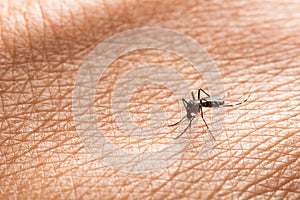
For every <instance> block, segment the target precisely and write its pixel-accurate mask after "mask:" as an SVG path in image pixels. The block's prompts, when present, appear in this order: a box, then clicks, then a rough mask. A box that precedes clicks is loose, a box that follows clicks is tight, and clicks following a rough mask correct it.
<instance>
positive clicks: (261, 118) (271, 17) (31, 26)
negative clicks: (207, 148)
mask: <svg viewBox="0 0 300 200" xmlns="http://www.w3.org/2000/svg"><path fill="white" fill-rule="evenodd" d="M299 10H300V3H299V2H297V1H294V2H287V3H284V2H281V3H278V2H277V3H274V2H265V3H264V2H261V1H257V2H255V1H251V2H248V1H232V2H231V3H225V2H223V1H214V2H213V3H210V2H206V1H205V2H202V1H199V2H197V1H179V0H178V1H171V0H166V1H142V2H139V1H130V0H129V1H84V0H82V1H64V0H63V1H54V0H52V1H47V2H44V1H21V0H20V1H13V2H12V1H2V2H1V3H0V13H1V18H0V23H1V28H0V34H1V35H0V86H1V87H0V89H1V92H0V100H1V111H0V119H1V129H0V130H1V135H0V144H1V146H0V149H1V152H0V153H1V164H0V198H1V199H2V198H5V199H8V198H26V199H27V198H28V199H41V198H45V199H49V198H56V199H74V198H84V199H147V198H148V199H151V198H153V199H175V198H184V197H186V198H187V199H249V198H253V197H256V198H259V199H297V198H299V197H300V190H299V185H300V181H299V180H300V161H299V156H300V150H299V149H300V133H299V121H300V118H299V117H300V115H299V111H300V109H299V108H298V107H299V104H300V101H299V100H300V99H299V97H300V82H299V75H300V68H299V65H300V59H299V55H300V35H299V33H300V16H299ZM140 27H162V28H169V29H173V30H176V31H179V32H180V33H183V34H185V35H188V36H190V37H192V38H193V39H195V40H196V41H197V42H198V43H199V44H200V45H201V46H202V47H203V48H204V49H205V50H206V51H207V52H208V54H209V55H210V56H211V58H212V60H213V61H214V62H215V64H216V65H217V66H218V68H219V70H220V74H221V77H222V79H223V84H224V88H225V91H226V92H227V93H228V94H227V97H228V98H229V99H230V100H229V101H231V99H232V100H233V101H235V100H236V101H238V100H240V98H241V97H246V96H247V95H248V94H251V98H250V99H249V100H248V102H247V103H245V105H243V106H239V107H233V108H228V109H227V111H226V112H227V116H226V118H225V121H224V127H223V132H222V136H220V137H218V138H217V141H216V142H215V143H214V146H213V150H212V152H211V153H210V154H208V155H206V156H199V154H197V150H198V149H199V148H201V147H199V146H200V144H198V143H197V142H198V140H200V139H198V140H197V139H196V140H195V141H196V142H192V143H191V144H192V145H191V147H190V149H189V151H191V152H192V153H191V154H189V156H187V157H186V158H185V160H180V162H178V163H175V164H174V166H170V167H169V168H167V169H164V170H163V171H161V172H160V173H153V174H149V173H145V174H126V173H119V172H118V171H117V170H114V169H113V168H110V167H107V166H104V165H102V164H101V162H100V161H99V160H98V159H96V158H95V157H94V156H93V155H92V154H91V153H90V151H89V150H88V149H87V148H86V147H85V146H84V144H83V143H82V140H81V139H80V137H79V136H78V135H77V132H76V127H75V123H74V120H73V115H72V91H73V89H74V85H75V80H76V75H77V72H78V70H79V68H80V64H81V63H82V62H83V60H84V59H85V58H86V57H87V55H88V53H89V52H90V51H91V50H92V49H93V48H94V47H95V46H96V45H97V44H98V43H99V42H101V41H103V40H104V39H106V38H108V37H110V36H112V35H114V34H117V33H119V32H123V31H126V30H130V29H133V28H140ZM128 42H130V41H128ZM139 53H140V54H141V55H145V56H146V57H147V56H148V57H147V58H149V60H152V61H153V60H155V58H157V61H155V62H157V63H161V64H166V65H171V64H172V63H174V62H176V66H184V65H185V64H186V63H185V61H184V60H183V59H181V60H178V58H176V57H174V56H172V55H167V56H166V57H160V55H161V54H160V52H155V51H151V50H145V51H142V52H139ZM137 55H139V54H138V53H137V54H134V53H133V54H130V55H126V56H124V57H122V58H120V60H119V61H118V62H116V63H114V64H113V67H112V68H111V69H112V70H111V72H108V73H111V74H118V73H120V71H121V70H120V69H121V67H122V66H125V65H126V63H139V62H140V59H139V56H137ZM186 76H188V77H189V78H190V79H191V80H192V81H194V82H197V81H198V80H199V79H200V77H198V76H193V75H192V74H189V72H187V75H186ZM146 77H147V74H145V78H146ZM109 80H113V79H109ZM112 84H113V83H112ZM194 89H198V88H197V87H195V88H194ZM188 92H189V91H188ZM194 92H195V91H194ZM98 95H101V93H100V92H99V91H98ZM153 96H154V95H153ZM132 98H133V99H134V98H135V99H136V100H138V98H136V97H135V96H134V97H132ZM185 98H189V96H188V97H185ZM157 101H158V102H159V98H158V100H157ZM172 104H173V105H175V107H176V108H175V107H174V109H175V110H176V111H177V112H180V107H179V104H178V105H177V104H176V102H175V101H173V102H172V101H171V102H169V106H170V105H172ZM98 106H101V105H98ZM139 112H141V111H139V110H137V111H136V113H134V112H132V113H133V116H134V115H136V118H139V117H140V116H142V114H143V113H139ZM207 116H209V115H207ZM100 118H101V117H100ZM178 118H179V117H178ZM142 119H145V120H146V121H147V118H142ZM169 119H170V120H174V121H172V122H176V119H172V118H169ZM99 120H101V119H99ZM172 122H170V123H172ZM137 123H143V122H140V121H138V122H137ZM195 130H198V131H199V133H197V134H199V136H200V135H201V134H203V132H205V131H204V130H205V127H204V125H203V124H202V123H201V122H200V120H198V123H197V124H195V125H194V124H193V128H192V130H191V131H195ZM187 134H188V133H187ZM174 136H176V135H174ZM197 144H198V146H197Z"/></svg>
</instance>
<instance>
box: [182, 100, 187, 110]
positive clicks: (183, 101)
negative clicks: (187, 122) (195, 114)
mask: <svg viewBox="0 0 300 200" xmlns="http://www.w3.org/2000/svg"><path fill="white" fill-rule="evenodd" d="M182 103H183V105H184V107H185V109H187V105H188V102H187V101H186V100H185V99H182Z"/></svg>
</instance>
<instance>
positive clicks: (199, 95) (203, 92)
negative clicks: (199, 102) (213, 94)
mask: <svg viewBox="0 0 300 200" xmlns="http://www.w3.org/2000/svg"><path fill="white" fill-rule="evenodd" d="M200 91H201V92H203V93H204V94H206V95H207V96H208V97H210V95H209V94H208V93H207V92H205V91H204V90H203V89H201V88H200V89H199V90H198V97H200ZM199 99H200V98H199Z"/></svg>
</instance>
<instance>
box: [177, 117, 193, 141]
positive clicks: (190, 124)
mask: <svg viewBox="0 0 300 200" xmlns="http://www.w3.org/2000/svg"><path fill="white" fill-rule="evenodd" d="M194 119H195V117H193V118H192V119H191V120H190V122H189V125H188V126H187V127H186V128H185V129H184V131H183V132H182V133H180V135H178V136H177V137H176V138H174V139H175V140H176V139H178V138H180V137H181V136H182V135H183V134H184V133H185V132H186V130H187V129H188V128H191V126H192V121H193V120H194Z"/></svg>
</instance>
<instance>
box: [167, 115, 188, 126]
mask: <svg viewBox="0 0 300 200" xmlns="http://www.w3.org/2000/svg"><path fill="white" fill-rule="evenodd" d="M185 118H186V116H184V117H183V118H182V119H181V120H179V121H178V122H176V123H175V124H171V125H168V126H169V127H170V126H176V125H177V124H179V123H180V122H182V121H183V120H184V119H185Z"/></svg>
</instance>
